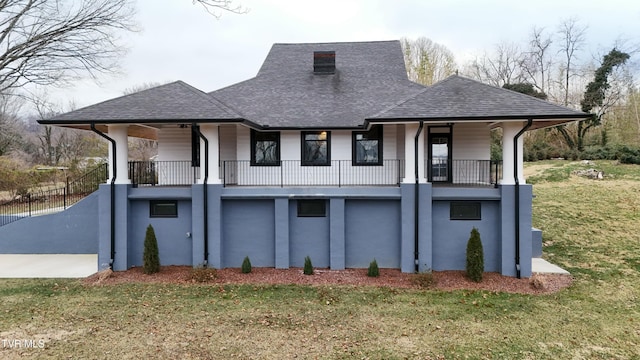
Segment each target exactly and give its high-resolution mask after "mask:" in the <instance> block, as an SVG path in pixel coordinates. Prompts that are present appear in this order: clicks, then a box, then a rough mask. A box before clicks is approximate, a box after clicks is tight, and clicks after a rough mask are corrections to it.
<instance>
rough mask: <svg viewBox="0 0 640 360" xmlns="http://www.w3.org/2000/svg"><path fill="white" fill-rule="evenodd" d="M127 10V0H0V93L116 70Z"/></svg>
mask: <svg viewBox="0 0 640 360" xmlns="http://www.w3.org/2000/svg"><path fill="white" fill-rule="evenodd" d="M133 16H134V10H133V7H132V5H131V4H130V0H76V1H74V0H2V1H0V94H5V93H7V92H9V91H10V90H12V89H17V88H20V87H22V86H24V85H26V84H30V83H31V84H37V85H64V84H66V83H68V82H69V81H70V80H73V79H77V78H79V77H82V76H86V75H89V76H91V77H96V76H97V75H98V74H101V73H114V72H117V71H118V69H119V67H118V60H119V59H120V58H121V56H122V55H123V53H124V51H125V50H124V48H123V47H122V46H120V45H119V44H118V32H120V31H134V30H136V28H135V24H134V22H133Z"/></svg>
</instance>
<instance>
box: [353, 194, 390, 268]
mask: <svg viewBox="0 0 640 360" xmlns="http://www.w3.org/2000/svg"><path fill="white" fill-rule="evenodd" d="M345 233H346V236H345V237H346V239H348V241H346V243H345V265H346V267H348V268H366V267H368V266H369V263H370V262H371V261H372V260H373V259H376V262H377V263H378V266H380V267H381V268H396V269H397V268H399V267H400V248H401V245H400V234H401V232H400V201H397V200H348V201H346V206H345Z"/></svg>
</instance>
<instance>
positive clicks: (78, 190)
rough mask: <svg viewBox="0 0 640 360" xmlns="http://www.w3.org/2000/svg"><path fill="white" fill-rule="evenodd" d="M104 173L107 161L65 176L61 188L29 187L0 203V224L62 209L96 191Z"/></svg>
mask: <svg viewBox="0 0 640 360" xmlns="http://www.w3.org/2000/svg"><path fill="white" fill-rule="evenodd" d="M108 176H109V169H108V166H107V164H101V165H98V166H97V167H95V168H94V169H93V170H91V171H89V172H87V173H86V174H84V175H82V176H81V177H79V178H77V179H75V180H70V179H69V178H67V179H66V183H65V186H64V187H57V188H54V189H38V190H31V191H29V192H28V193H26V194H24V195H20V196H17V197H16V198H15V199H12V200H9V201H5V202H0V226H4V225H6V224H8V223H11V222H14V221H16V220H20V219H23V218H25V217H30V216H34V215H42V214H47V213H52V212H58V211H62V210H65V209H67V208H68V207H69V206H71V205H73V204H75V203H77V202H78V201H80V200H81V199H83V198H84V197H86V196H87V195H89V194H91V193H92V192H94V191H96V190H97V189H98V187H99V186H100V184H103V183H105V182H106V180H107V177H108Z"/></svg>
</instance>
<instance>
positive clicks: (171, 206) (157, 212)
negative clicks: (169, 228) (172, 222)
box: [149, 200, 178, 217]
mask: <svg viewBox="0 0 640 360" xmlns="http://www.w3.org/2000/svg"><path fill="white" fill-rule="evenodd" d="M149 207H150V210H149V212H150V216H151V217H178V202H177V201H175V200H152V201H150V205H149Z"/></svg>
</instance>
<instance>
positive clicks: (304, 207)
mask: <svg viewBox="0 0 640 360" xmlns="http://www.w3.org/2000/svg"><path fill="white" fill-rule="evenodd" d="M325 216H327V201H326V200H298V217H325Z"/></svg>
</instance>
